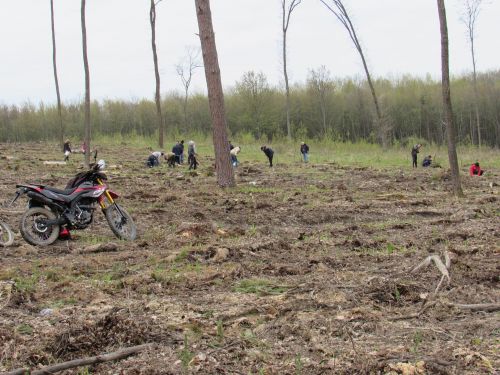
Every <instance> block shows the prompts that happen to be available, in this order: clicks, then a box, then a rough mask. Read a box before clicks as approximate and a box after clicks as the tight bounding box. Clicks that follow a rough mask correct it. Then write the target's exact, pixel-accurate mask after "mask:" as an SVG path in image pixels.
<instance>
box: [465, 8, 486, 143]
mask: <svg viewBox="0 0 500 375" xmlns="http://www.w3.org/2000/svg"><path fill="white" fill-rule="evenodd" d="M481 2H482V0H465V11H464V14H463V16H462V22H463V23H464V24H465V26H466V28H467V36H468V37H469V43H470V53H471V57H472V83H473V88H474V111H475V113H476V128H477V144H478V146H479V148H481V123H480V119H479V98H478V90H477V73H476V53H475V50H474V41H475V37H476V21H477V18H478V16H479V12H480V10H481Z"/></svg>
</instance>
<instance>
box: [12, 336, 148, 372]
mask: <svg viewBox="0 0 500 375" xmlns="http://www.w3.org/2000/svg"><path fill="white" fill-rule="evenodd" d="M152 345H153V344H143V345H137V346H132V347H130V348H124V349H120V350H118V351H116V352H112V353H107V354H101V355H97V356H95V357H88V358H81V359H74V360H72V361H68V362H62V363H59V364H56V365H52V366H47V367H43V368H41V369H39V370H33V371H31V370H30V369H26V368H19V369H16V370H13V371H10V372H6V373H3V375H24V374H31V375H49V374H53V373H55V372H59V371H63V370H68V369H70V368H75V367H80V366H88V365H95V364H97V363H103V362H109V361H116V360H118V359H123V358H126V357H128V356H130V355H132V354H137V353H139V352H141V351H143V350H145V349H148V348H150V347H152Z"/></svg>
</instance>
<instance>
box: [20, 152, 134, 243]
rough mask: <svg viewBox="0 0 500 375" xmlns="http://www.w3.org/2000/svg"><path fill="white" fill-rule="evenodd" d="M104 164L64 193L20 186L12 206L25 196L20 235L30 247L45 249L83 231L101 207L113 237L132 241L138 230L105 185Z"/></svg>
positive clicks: (81, 176) (78, 178)
mask: <svg viewBox="0 0 500 375" xmlns="http://www.w3.org/2000/svg"><path fill="white" fill-rule="evenodd" d="M104 166H105V163H104V160H99V162H98V163H95V164H94V166H92V167H91V169H90V170H89V171H86V172H81V173H78V174H77V175H76V176H75V177H74V178H73V179H71V180H70V181H69V182H68V184H67V185H66V188H65V189H56V188H54V187H51V186H45V185H37V184H19V185H16V187H17V188H18V190H17V192H16V196H15V197H14V200H13V201H12V203H11V204H13V203H14V202H15V201H16V200H17V199H18V198H19V197H20V196H21V195H24V194H26V195H27V196H28V199H29V201H28V210H27V211H26V212H24V214H23V216H22V218H21V222H20V231H21V235H22V237H23V238H24V239H25V240H26V241H27V242H28V243H30V244H32V245H38V246H47V245H50V244H52V243H54V242H55V241H56V240H57V239H58V238H59V236H60V234H63V233H64V234H66V235H67V234H68V233H69V232H68V231H69V230H73V229H85V228H87V227H88V226H89V225H90V223H92V220H93V216H94V211H95V209H96V208H97V206H100V207H101V210H102V212H103V213H104V216H105V217H106V220H107V222H108V224H109V226H110V228H111V230H112V231H113V233H114V234H115V236H116V237H118V238H120V239H123V240H134V239H135V237H136V233H137V229H136V226H135V224H134V221H133V220H132V217H131V216H130V215H129V214H128V213H127V211H125V209H124V208H123V207H121V206H120V205H119V204H118V203H116V202H115V199H116V198H118V195H117V194H116V193H115V192H113V191H111V190H109V189H108V186H107V185H106V184H105V183H104V181H106V180H107V176H106V175H105V174H104V173H103V172H102V170H103V169H104Z"/></svg>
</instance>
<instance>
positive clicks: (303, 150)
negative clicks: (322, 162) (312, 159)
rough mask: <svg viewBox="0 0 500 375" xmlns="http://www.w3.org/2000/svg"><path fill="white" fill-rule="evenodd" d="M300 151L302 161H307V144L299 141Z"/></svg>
mask: <svg viewBox="0 0 500 375" xmlns="http://www.w3.org/2000/svg"><path fill="white" fill-rule="evenodd" d="M300 153H301V154H302V158H303V159H304V163H308V162H309V146H308V145H307V144H306V143H305V142H301V143H300Z"/></svg>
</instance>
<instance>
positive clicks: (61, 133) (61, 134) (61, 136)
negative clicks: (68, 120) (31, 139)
mask: <svg viewBox="0 0 500 375" xmlns="http://www.w3.org/2000/svg"><path fill="white" fill-rule="evenodd" d="M54 23H55V22H54V0H50V25H51V30H52V66H53V68H54V81H55V85H56V96H57V114H58V118H59V142H60V143H61V148H62V147H63V144H64V125H63V120H62V110H61V94H60V93H59V79H58V78H57V59H56V56H57V54H56V31H55V26H54Z"/></svg>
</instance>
